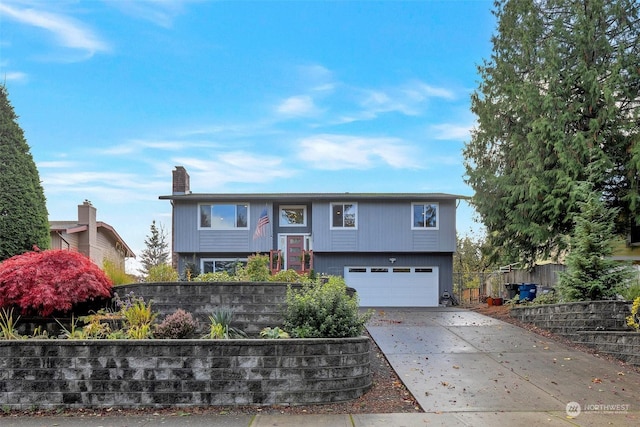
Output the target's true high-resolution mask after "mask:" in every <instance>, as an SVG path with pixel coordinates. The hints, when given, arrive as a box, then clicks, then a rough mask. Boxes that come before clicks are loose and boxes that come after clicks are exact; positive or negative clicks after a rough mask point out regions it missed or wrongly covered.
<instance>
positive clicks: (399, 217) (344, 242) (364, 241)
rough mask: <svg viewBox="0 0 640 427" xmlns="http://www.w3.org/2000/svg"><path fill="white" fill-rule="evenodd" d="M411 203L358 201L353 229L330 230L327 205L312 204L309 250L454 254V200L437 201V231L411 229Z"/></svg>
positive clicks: (328, 204) (328, 206)
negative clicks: (310, 245) (311, 230)
mask: <svg viewBox="0 0 640 427" xmlns="http://www.w3.org/2000/svg"><path fill="white" fill-rule="evenodd" d="M412 202H413V201H405V202H393V203H392V202H375V203H367V202H362V201H360V202H358V227H357V230H335V229H333V230H332V229H331V227H330V217H331V215H330V206H331V205H330V203H314V205H313V218H314V221H313V249H314V250H315V251H322V252H325V251H326V252H337V251H354V252H383V251H417V252H453V251H455V247H456V241H455V236H456V222H455V212H456V209H455V203H454V201H440V202H439V215H438V220H439V223H440V224H439V228H438V229H437V230H412V229H411V224H412V212H411V203H412ZM415 202H429V201H424V200H415Z"/></svg>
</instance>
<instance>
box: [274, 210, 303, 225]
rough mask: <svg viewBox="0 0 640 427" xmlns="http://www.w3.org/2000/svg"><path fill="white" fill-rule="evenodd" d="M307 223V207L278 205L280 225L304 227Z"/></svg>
mask: <svg viewBox="0 0 640 427" xmlns="http://www.w3.org/2000/svg"><path fill="white" fill-rule="evenodd" d="M306 225H307V207H306V206H303V205H300V206H297V205H296V206H280V226H281V227H304V226H306Z"/></svg>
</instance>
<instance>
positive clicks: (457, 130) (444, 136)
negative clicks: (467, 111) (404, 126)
mask: <svg viewBox="0 0 640 427" xmlns="http://www.w3.org/2000/svg"><path fill="white" fill-rule="evenodd" d="M473 126H474V125H472V124H469V125H459V124H451V123H443V124H439V125H433V126H431V127H430V128H429V130H430V132H432V133H433V137H434V138H435V139H440V140H458V141H460V140H468V139H469V138H470V137H471V129H473Z"/></svg>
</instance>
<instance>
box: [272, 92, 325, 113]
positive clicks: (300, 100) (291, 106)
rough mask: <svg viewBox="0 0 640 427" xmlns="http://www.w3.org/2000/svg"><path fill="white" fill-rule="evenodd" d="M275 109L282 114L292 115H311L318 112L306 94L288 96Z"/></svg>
mask: <svg viewBox="0 0 640 427" xmlns="http://www.w3.org/2000/svg"><path fill="white" fill-rule="evenodd" d="M276 110H277V111H278V113H280V114H282V115H285V116H294V117H300V116H313V115H316V114H317V112H318V109H317V108H316V106H315V104H314V102H313V99H312V98H311V97H310V96H307V95H301V96H292V97H289V98H287V99H285V100H284V101H282V102H281V103H280V105H278V107H277V108H276Z"/></svg>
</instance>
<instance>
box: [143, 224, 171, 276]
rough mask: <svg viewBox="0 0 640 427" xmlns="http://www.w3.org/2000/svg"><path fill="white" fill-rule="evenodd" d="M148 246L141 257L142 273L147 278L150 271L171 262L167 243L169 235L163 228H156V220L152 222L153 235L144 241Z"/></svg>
mask: <svg viewBox="0 0 640 427" xmlns="http://www.w3.org/2000/svg"><path fill="white" fill-rule="evenodd" d="M144 244H145V245H146V246H147V247H146V248H145V249H144V250H143V251H142V254H141V255H140V263H141V264H142V268H141V269H140V273H142V274H143V275H144V276H145V277H146V276H148V275H149V271H150V270H151V269H152V268H153V267H156V266H158V265H163V264H167V263H168V262H169V255H170V254H169V242H167V234H166V232H165V231H164V229H163V228H162V225H160V226H159V227H158V226H156V222H155V220H154V221H152V222H151V234H150V235H148V236H147V238H146V239H145V240H144Z"/></svg>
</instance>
